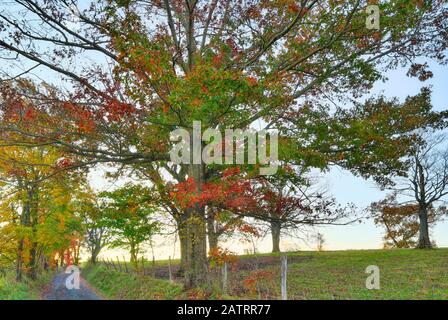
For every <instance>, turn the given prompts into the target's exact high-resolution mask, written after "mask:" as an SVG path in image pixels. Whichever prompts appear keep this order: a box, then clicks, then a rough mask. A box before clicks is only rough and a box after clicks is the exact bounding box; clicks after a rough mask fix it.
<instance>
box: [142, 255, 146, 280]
mask: <svg viewBox="0 0 448 320" xmlns="http://www.w3.org/2000/svg"><path fill="white" fill-rule="evenodd" d="M142 275H145V257H143V256H142Z"/></svg>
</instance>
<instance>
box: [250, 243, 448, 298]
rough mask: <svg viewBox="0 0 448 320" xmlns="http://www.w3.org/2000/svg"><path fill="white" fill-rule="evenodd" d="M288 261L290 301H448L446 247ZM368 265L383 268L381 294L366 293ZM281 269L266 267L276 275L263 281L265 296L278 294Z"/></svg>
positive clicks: (304, 254)
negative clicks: (366, 270)
mask: <svg viewBox="0 0 448 320" xmlns="http://www.w3.org/2000/svg"><path fill="white" fill-rule="evenodd" d="M288 258H289V260H291V263H288V298H290V299H448V249H435V250H425V251H421V250H414V249H410V250H362V251H332V252H300V253H291V254H289V255H288ZM300 258H301V259H302V260H300ZM294 259H298V260H296V261H295V260H294ZM369 265H376V266H378V267H379V269H380V285H381V287H380V289H379V290H368V289H366V286H365V282H366V278H367V277H368V274H366V273H365V269H366V268H367V266H369ZM279 269H280V267H279V265H277V266H270V267H268V268H266V269H265V270H269V271H271V272H272V274H273V275H274V277H273V278H271V279H268V280H264V281H263V280H262V281H261V284H260V287H261V288H262V289H261V290H260V292H261V295H263V293H265V294H266V298H275V297H278V296H279V285H278V283H280V277H279ZM247 274H250V272H249V273H247V272H246V275H243V276H242V278H244V277H245V276H246V277H247ZM243 281H244V280H243ZM263 282H264V283H263ZM263 288H264V289H263Z"/></svg>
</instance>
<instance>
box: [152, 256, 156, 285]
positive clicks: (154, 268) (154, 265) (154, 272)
mask: <svg viewBox="0 0 448 320" xmlns="http://www.w3.org/2000/svg"><path fill="white" fill-rule="evenodd" d="M152 277H153V278H154V279H155V278H156V259H155V258H154V255H153V256H152Z"/></svg>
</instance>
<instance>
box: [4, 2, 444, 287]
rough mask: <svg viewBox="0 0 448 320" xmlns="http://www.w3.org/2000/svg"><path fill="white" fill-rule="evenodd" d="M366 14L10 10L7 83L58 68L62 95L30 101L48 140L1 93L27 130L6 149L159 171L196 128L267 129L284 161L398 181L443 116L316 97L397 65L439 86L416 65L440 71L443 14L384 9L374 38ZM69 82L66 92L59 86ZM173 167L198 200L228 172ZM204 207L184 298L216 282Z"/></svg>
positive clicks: (156, 7) (238, 8) (9, 127)
mask: <svg viewBox="0 0 448 320" xmlns="http://www.w3.org/2000/svg"><path fill="white" fill-rule="evenodd" d="M366 5H367V1H365V0H350V1H344V2H341V1H318V0H301V1H293V0H282V1H280V0H276V1H265V0H259V1H255V0H246V1H221V0H210V1H205V0H204V1H200V0H187V1H177V0H163V1H161V0H150V1H132V0H123V1H94V2H92V3H91V5H90V6H83V7H80V6H76V2H75V1H64V0H63V1H55V0H45V1H44V0H16V1H13V4H10V3H9V4H8V6H4V7H2V8H1V11H0V22H1V23H0V32H1V37H0V39H1V40H0V50H1V51H2V57H5V58H7V59H8V60H6V61H8V63H10V64H11V68H3V70H2V76H3V78H4V79H5V80H10V81H11V80H15V79H18V78H23V77H24V76H25V75H27V74H28V75H30V74H36V75H37V77H38V76H39V75H42V71H44V72H46V70H50V71H52V72H53V73H54V75H55V77H54V78H55V81H51V80H50V79H51V76H50V75H47V77H46V80H47V82H51V83H52V84H53V86H49V85H42V86H40V88H39V89H40V93H39V94H33V95H32V96H33V98H34V104H33V105H34V108H38V109H44V110H45V111H46V112H47V114H48V125H47V126H46V127H45V128H41V127H39V128H36V126H35V125H33V123H24V122H22V121H18V120H17V118H15V117H13V116H11V115H13V114H15V112H17V110H22V109H23V108H25V107H26V108H28V106H24V104H23V97H24V96H30V91H29V90H27V87H24V86H17V85H11V84H8V83H6V84H5V85H4V86H3V88H2V92H3V98H2V102H1V105H2V111H3V113H2V117H3V118H5V117H4V116H3V115H7V117H6V118H5V119H3V122H2V124H1V126H0V128H1V129H2V132H6V131H8V132H11V131H13V132H16V133H20V134H21V139H18V140H14V141H12V142H11V143H15V144H20V145H35V144H42V143H45V144H52V145H55V146H59V147H61V148H63V149H64V150H65V151H67V152H71V153H73V154H76V155H78V156H80V157H82V158H83V159H82V161H81V160H79V162H77V163H74V164H73V165H74V166H80V165H83V164H92V163H98V162H114V163H122V164H126V165H134V166H139V167H146V168H149V170H154V167H155V166H156V167H157V170H158V168H160V164H163V163H167V162H169V156H168V151H169V150H170V148H171V146H172V142H171V141H170V140H169V134H170V132H171V131H172V130H173V129H176V128H184V129H186V130H188V131H189V132H192V130H193V129H192V122H193V120H198V121H201V123H202V128H204V129H205V128H218V129H220V130H224V128H225V127H230V128H241V129H246V128H248V127H249V126H251V125H252V124H254V123H255V122H256V121H257V120H263V121H262V123H265V124H266V128H273V127H274V126H275V127H276V128H277V129H279V130H280V133H281V134H282V135H284V137H283V138H282V139H281V141H280V154H281V161H282V163H290V164H291V165H307V166H314V167H319V168H326V167H327V166H329V165H331V164H335V165H340V166H342V167H344V168H346V169H349V170H352V171H353V172H354V173H356V174H361V175H363V176H365V177H369V176H374V177H376V176H378V174H380V173H384V172H385V171H391V172H395V173H402V172H403V171H404V165H403V164H402V163H401V162H400V158H401V157H402V156H403V155H404V154H406V153H407V150H408V148H407V146H409V145H410V144H411V142H412V140H413V139H412V137H411V136H409V135H407V133H408V132H410V131H411V130H413V129H415V128H417V127H421V126H426V125H428V124H429V122H431V121H434V120H435V119H434V118H435V117H437V115H436V114H432V115H433V116H434V117H427V115H429V114H430V111H429V110H428V109H425V108H422V107H421V106H412V105H407V106H405V108H397V106H396V105H394V104H382V105H380V104H376V105H375V106H369V105H367V106H364V105H361V106H358V107H357V108H354V109H353V110H345V109H343V108H338V110H337V112H332V111H331V110H329V109H328V108H327V107H326V103H324V102H323V101H325V99H328V100H327V101H332V102H335V103H338V102H344V101H346V100H344V97H347V96H348V94H353V95H354V96H355V97H358V96H359V95H361V94H362V93H365V92H366V91H367V90H368V89H369V88H370V87H371V85H372V84H373V82H374V81H376V80H379V79H382V78H384V76H383V73H382V72H383V71H385V70H388V69H391V68H395V67H397V66H399V65H407V64H412V66H411V67H412V72H410V75H414V76H419V77H420V78H421V79H425V78H427V77H428V76H430V72H429V71H428V70H427V69H426V66H425V64H416V62H415V61H416V59H420V58H422V59H423V60H424V59H425V58H433V59H434V60H436V61H439V62H446V57H445V56H444V54H443V52H444V50H445V49H446V47H447V31H446V30H447V29H448V28H447V23H448V22H447V21H448V19H447V9H446V6H445V4H444V3H443V2H441V1H436V0H434V1H427V2H422V1H409V0H394V1H387V2H381V3H379V4H378V5H379V7H380V10H381V17H380V18H381V29H380V30H371V29H368V28H367V27H366V20H367V19H368V16H367V13H366V11H365V9H366ZM73 17H76V19H75V21H74V19H73ZM18 66H19V67H20V68H18ZM111 71H112V72H111ZM57 76H60V77H59V78H58V77H57ZM61 77H62V78H63V79H64V80H68V81H69V82H70V84H71V85H61V82H58V80H60V78H61ZM63 83H65V82H63ZM61 87H63V88H61ZM61 89H63V90H61ZM391 123H393V125H391ZM43 129H44V130H43ZM256 168H258V166H256V165H255V166H254V165H252V166H247V167H245V168H244V169H245V170H247V171H251V170H252V171H253V169H256ZM170 169H171V173H173V174H171V176H170V177H169V178H167V179H168V180H175V181H176V182H177V183H185V182H186V181H192V182H193V184H192V186H193V188H194V189H195V190H196V192H197V193H199V194H200V193H201V192H202V188H203V186H204V185H205V184H207V183H208V182H209V181H210V180H213V179H217V177H218V178H219V176H220V175H221V174H222V172H223V166H220V165H209V164H206V163H203V162H202V163H199V164H181V165H172V164H170ZM168 175H170V174H169V173H168ZM206 207H207V204H204V203H192V204H191V205H190V206H187V207H184V208H183V209H182V211H181V212H179V214H180V215H181V217H182V218H181V219H180V221H181V223H182V225H181V227H180V228H179V230H181V232H180V233H182V238H183V239H185V241H184V243H183V246H184V247H183V250H182V252H183V258H184V263H185V267H186V273H185V280H186V286H187V287H192V286H196V285H199V284H201V283H203V282H204V281H207V257H206V252H207V250H206Z"/></svg>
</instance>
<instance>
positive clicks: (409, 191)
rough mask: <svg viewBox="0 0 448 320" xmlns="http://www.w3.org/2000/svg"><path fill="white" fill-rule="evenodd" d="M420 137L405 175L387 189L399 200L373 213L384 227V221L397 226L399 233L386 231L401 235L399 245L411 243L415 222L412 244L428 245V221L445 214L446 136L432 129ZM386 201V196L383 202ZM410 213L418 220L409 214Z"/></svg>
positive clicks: (447, 179)
mask: <svg viewBox="0 0 448 320" xmlns="http://www.w3.org/2000/svg"><path fill="white" fill-rule="evenodd" d="M421 138H422V139H419V141H421V142H420V143H417V144H416V146H415V151H414V152H413V154H412V156H411V157H410V158H409V159H408V161H409V171H408V174H407V178H397V179H395V185H394V186H393V187H390V188H389V189H392V190H393V191H394V192H395V194H396V195H397V196H401V197H402V198H403V201H402V202H396V201H395V202H393V203H392V205H391V206H387V205H385V203H383V213H382V214H380V215H379V216H378V213H377V217H376V218H377V220H378V221H379V222H381V221H383V223H384V225H385V226H386V223H387V224H388V225H394V226H401V228H399V230H400V232H398V231H396V230H395V229H391V231H390V233H392V234H394V233H396V232H398V233H399V234H400V236H401V237H402V239H401V241H404V242H403V244H402V245H410V244H412V241H411V240H410V239H412V234H413V231H414V230H415V229H416V225H415V224H416V223H418V241H417V243H416V246H417V248H421V249H426V248H431V247H432V243H431V240H430V237H429V226H430V224H431V223H433V224H434V223H435V222H436V221H437V220H439V219H441V218H443V217H444V216H446V215H447V209H446V204H447V196H448V146H447V144H446V135H435V134H434V132H433V131H432V132H431V133H423V134H421ZM393 199H394V198H392V200H393ZM408 199H411V200H408ZM389 200H390V199H389ZM387 201H388V200H387V199H386V203H387ZM375 205H376V206H378V205H379V207H381V203H379V204H374V205H373V208H374V209H375ZM374 211H375V210H374ZM414 214H415V216H416V217H417V218H418V219H415V218H414V217H413V215H414ZM403 228H404V229H403ZM388 238H390V239H392V237H388ZM409 241H411V242H409Z"/></svg>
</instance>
